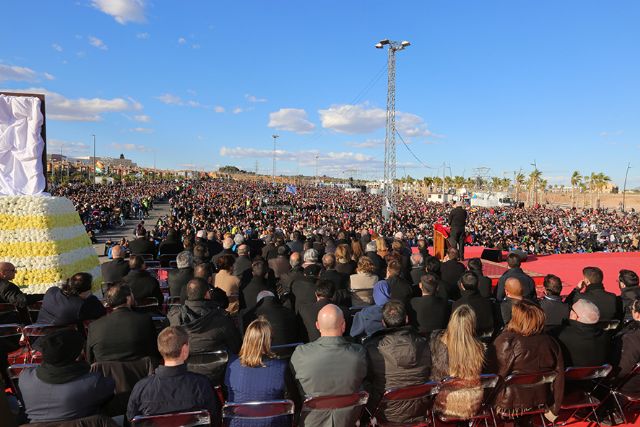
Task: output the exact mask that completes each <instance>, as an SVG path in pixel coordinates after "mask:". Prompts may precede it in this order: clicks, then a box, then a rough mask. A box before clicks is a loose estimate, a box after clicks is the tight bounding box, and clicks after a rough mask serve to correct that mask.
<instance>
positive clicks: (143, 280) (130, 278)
mask: <svg viewBox="0 0 640 427" xmlns="http://www.w3.org/2000/svg"><path fill="white" fill-rule="evenodd" d="M129 268H131V270H130V271H129V274H127V275H126V276H124V278H123V279H122V280H123V281H124V282H125V283H126V284H127V285H129V287H130V288H131V292H132V293H133V297H134V298H135V300H136V302H137V303H139V302H140V301H141V300H142V299H144V298H148V297H154V298H155V299H156V300H158V303H159V304H162V303H163V302H164V295H162V291H161V290H160V283H158V279H156V278H155V277H153V276H152V275H151V274H149V272H148V271H147V270H145V264H144V259H142V257H141V256H138V255H131V256H130V257H129Z"/></svg>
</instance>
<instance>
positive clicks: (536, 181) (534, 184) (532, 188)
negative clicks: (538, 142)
mask: <svg viewBox="0 0 640 427" xmlns="http://www.w3.org/2000/svg"><path fill="white" fill-rule="evenodd" d="M541 179H542V172H540V171H539V170H538V168H536V169H534V170H533V171H532V172H531V173H530V174H529V192H530V193H529V194H533V204H534V206H535V205H537V204H538V187H539V185H540V180H541ZM531 192H533V193H531ZM529 204H531V199H529Z"/></svg>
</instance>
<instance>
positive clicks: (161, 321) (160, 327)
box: [151, 316, 169, 333]
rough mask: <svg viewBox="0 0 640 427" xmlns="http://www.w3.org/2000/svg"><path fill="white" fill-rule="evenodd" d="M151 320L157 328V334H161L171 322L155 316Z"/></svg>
mask: <svg viewBox="0 0 640 427" xmlns="http://www.w3.org/2000/svg"><path fill="white" fill-rule="evenodd" d="M151 320H152V321H153V326H155V327H156V332H157V333H160V331H162V330H163V329H164V328H166V327H167V326H169V320H167V318H166V317H164V316H153V317H152V318H151Z"/></svg>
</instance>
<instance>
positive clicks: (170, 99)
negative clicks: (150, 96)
mask: <svg viewBox="0 0 640 427" xmlns="http://www.w3.org/2000/svg"><path fill="white" fill-rule="evenodd" d="M156 98H157V99H159V100H160V102H162V103H163V104H168V105H183V102H182V99H180V97H179V96H177V95H172V94H170V93H165V94H163V95H160V96H157V97H156Z"/></svg>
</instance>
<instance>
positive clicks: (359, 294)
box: [349, 256, 379, 307]
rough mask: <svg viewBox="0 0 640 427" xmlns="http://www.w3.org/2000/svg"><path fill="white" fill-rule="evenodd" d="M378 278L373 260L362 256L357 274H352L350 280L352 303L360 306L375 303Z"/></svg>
mask: <svg viewBox="0 0 640 427" xmlns="http://www.w3.org/2000/svg"><path fill="white" fill-rule="evenodd" d="M378 280H379V278H378V276H377V275H376V266H375V265H374V264H373V261H371V259H370V258H369V257H366V256H363V257H360V259H359V260H358V267H357V268H356V274H352V275H351V276H350V281H349V289H350V290H351V291H352V293H351V305H352V306H354V307H359V306H363V305H371V304H373V286H374V285H375V284H376V283H377V282H378Z"/></svg>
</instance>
